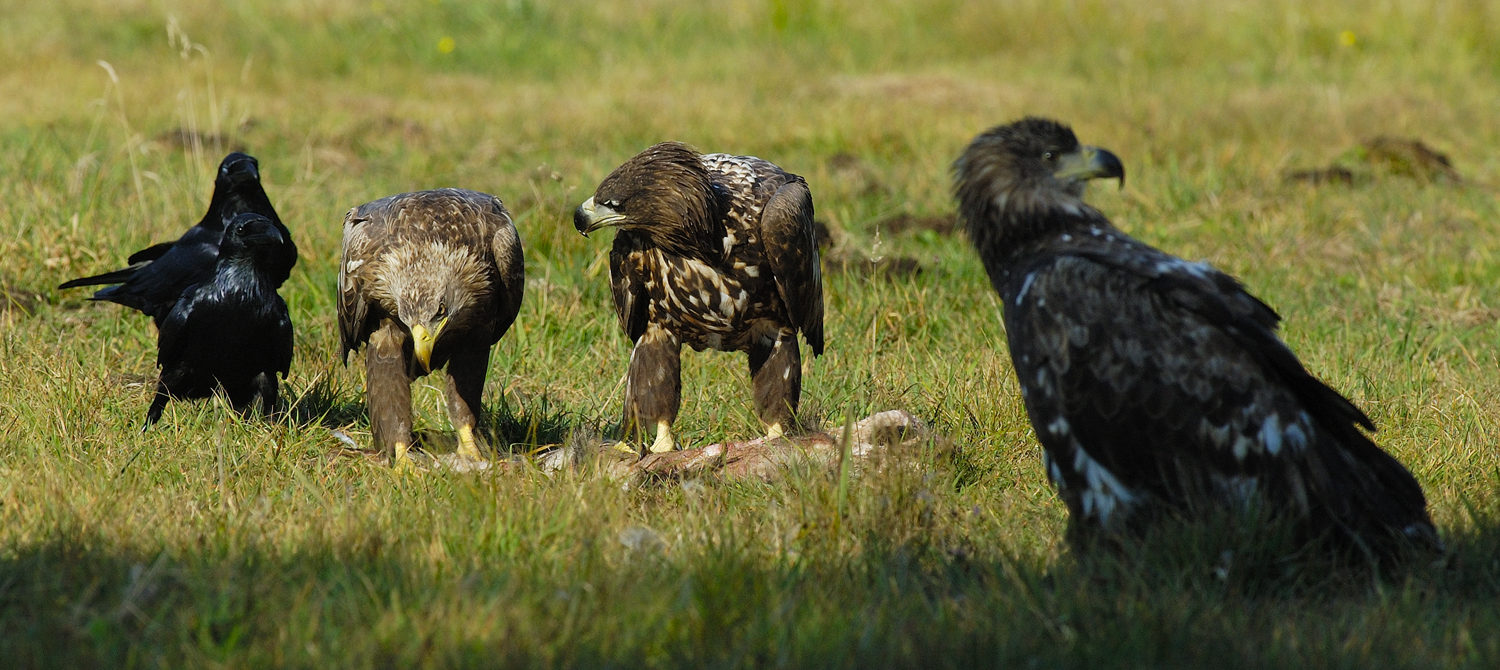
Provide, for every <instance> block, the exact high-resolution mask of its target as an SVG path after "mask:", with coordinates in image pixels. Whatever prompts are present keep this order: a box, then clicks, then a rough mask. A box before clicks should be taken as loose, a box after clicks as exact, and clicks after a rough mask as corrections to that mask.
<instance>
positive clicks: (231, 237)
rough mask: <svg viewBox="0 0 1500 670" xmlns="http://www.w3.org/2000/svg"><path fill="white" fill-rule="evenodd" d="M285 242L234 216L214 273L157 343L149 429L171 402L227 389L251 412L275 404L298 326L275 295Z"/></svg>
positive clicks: (180, 305)
mask: <svg viewBox="0 0 1500 670" xmlns="http://www.w3.org/2000/svg"><path fill="white" fill-rule="evenodd" d="M285 242H286V238H285V237H284V236H283V235H282V234H281V231H280V230H278V229H277V226H276V224H275V222H274V221H272V220H270V219H268V218H266V217H264V216H261V215H259V214H252V213H245V214H240V215H239V216H236V217H234V218H233V219H231V220H230V221H229V223H228V224H227V226H226V227H225V231H224V236H223V238H222V241H221V242H220V243H219V245H218V246H219V252H218V254H217V255H218V260H217V262H216V263H215V265H214V270H213V274H212V275H211V276H210V277H209V278H208V279H207V280H206V281H204V282H203V283H201V284H194V285H193V286H190V287H188V288H187V290H185V291H183V292H182V295H181V297H179V298H178V299H177V301H176V302H175V303H174V304H173V305H172V307H171V309H169V310H167V311H166V312H164V314H163V318H162V320H161V333H160V335H159V336H158V338H157V344H156V346H157V358H156V362H157V365H159V366H161V379H160V380H159V381H158V382H157V385H156V398H155V399H154V400H153V401H152V403H151V409H150V410H149V411H148V412H147V414H146V426H148V427H149V426H150V425H151V424H153V423H156V420H157V419H159V418H161V413H162V410H163V409H164V408H165V407H166V405H167V400H168V399H169V398H204V397H207V396H209V395H212V394H213V392H214V391H215V390H216V389H219V388H222V389H223V390H224V393H225V395H227V396H228V397H229V401H230V403H231V404H232V405H233V406H234V407H235V408H236V409H240V410H246V409H248V408H249V405H250V404H251V403H252V402H254V401H259V405H260V408H261V410H262V411H263V412H267V413H269V412H271V411H272V410H273V409H274V408H275V406H276V396H277V381H276V374H277V373H281V374H282V375H286V373H287V371H288V370H289V369H290V368H291V364H292V320H291V317H290V316H289V315H288V314H287V309H286V303H285V302H284V301H282V299H281V296H280V295H278V294H277V293H276V281H277V276H278V273H279V272H280V267H281V266H280V265H279V263H280V256H279V253H280V250H281V249H282V248H283V246H282V245H283V244H284V243H285Z"/></svg>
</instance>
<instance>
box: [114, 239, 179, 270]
mask: <svg viewBox="0 0 1500 670" xmlns="http://www.w3.org/2000/svg"><path fill="white" fill-rule="evenodd" d="M174 244H177V241H176V240H173V241H171V242H158V243H156V244H153V245H151V246H149V247H146V248H145V249H142V250H140V251H137V252H135V253H133V254H131V255H130V258H128V259H126V260H125V262H127V263H130V264H131V265H132V266H133V265H136V264H137V263H149V262H151V261H154V260H156V259H158V258H161V257H162V256H163V255H164V254H166V253H167V250H168V249H171V248H172V245H174Z"/></svg>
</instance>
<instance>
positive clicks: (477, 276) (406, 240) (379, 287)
mask: <svg viewBox="0 0 1500 670" xmlns="http://www.w3.org/2000/svg"><path fill="white" fill-rule="evenodd" d="M525 270H526V269H525V261H524V259H523V258H522V255H521V239H520V237H519V236H518V235H517V234H516V228H515V226H514V225H513V224H512V223H511V219H510V213H509V212H507V211H506V209H505V205H504V204H502V203H501V202H500V199H499V198H496V197H494V196H492V195H487V194H484V193H479V192H476V191H466V190H462V189H452V188H445V189H438V190H435V191H420V192H417V193H402V194H400V195H393V196H390V197H388V198H381V199H380V200H376V201H374V202H369V203H365V204H363V205H360V206H358V207H355V208H354V209H352V210H349V213H348V215H346V216H345V217H344V253H343V258H342V259H341V261H340V263H339V282H338V288H339V296H338V313H339V336H340V338H341V339H342V341H343V356H342V357H343V359H344V360H345V362H346V363H347V361H348V358H349V354H350V352H353V351H354V350H356V349H358V348H359V346H360V345H361V344H367V346H366V349H365V390H366V393H365V395H366V396H367V398H368V401H369V409H370V430H371V433H373V435H374V440H375V443H376V444H377V445H379V446H380V447H381V449H382V450H384V451H385V453H386V455H387V457H389V458H390V460H391V463H392V464H393V465H397V466H405V465H408V464H409V457H408V455H407V451H408V449H409V448H410V447H411V446H412V433H411V382H412V381H413V380H415V379H416V378H417V377H420V376H422V375H425V374H427V373H428V372H430V371H432V370H436V369H438V368H441V367H443V366H444V365H446V366H448V389H447V394H448V418H449V419H450V420H451V421H452V422H453V427H454V428H455V429H456V430H457V431H458V438H459V450H458V453H459V455H460V456H461V457H465V458H469V459H475V460H477V459H479V458H480V453H479V437H478V428H479V421H480V419H481V418H482V408H481V406H480V396H481V395H482V393H483V391H484V378H485V374H486V373H487V372H488V371H489V362H490V348H491V347H492V346H494V344H495V343H496V342H499V341H500V338H501V336H503V335H505V331H506V330H509V329H510V325H511V323H513V322H514V321H515V320H516V314H517V313H519V312H520V310H521V294H522V291H523V290H524V288H525V285H526V276H525Z"/></svg>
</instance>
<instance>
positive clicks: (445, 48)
mask: <svg viewBox="0 0 1500 670" xmlns="http://www.w3.org/2000/svg"><path fill="white" fill-rule="evenodd" d="M455 46H457V44H455V43H454V42H453V38H452V37H444V38H443V39H440V40H438V52H439V53H445V54H451V53H453V47H455Z"/></svg>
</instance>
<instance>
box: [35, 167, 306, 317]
mask: <svg viewBox="0 0 1500 670" xmlns="http://www.w3.org/2000/svg"><path fill="white" fill-rule="evenodd" d="M245 212H251V213H255V214H259V215H261V216H264V217H266V218H267V219H269V220H270V221H271V222H272V225H274V226H275V228H276V230H277V232H278V233H280V234H281V237H282V240H283V241H282V243H281V244H279V245H278V246H277V247H276V248H275V249H274V250H272V251H271V252H270V253H271V257H270V258H269V260H268V262H269V264H270V265H269V267H268V270H269V271H270V273H271V274H270V277H271V279H272V281H273V282H274V284H275V286H276V287H277V288H279V287H280V286H281V284H282V282H285V281H286V279H287V277H288V276H289V275H290V274H291V271H292V266H293V265H296V263H297V245H296V244H294V243H293V242H292V235H291V232H290V231H288V230H287V229H286V226H284V225H282V223H281V219H280V218H279V217H277V216H276V209H275V208H273V207H272V206H271V201H270V199H269V198H267V197H266V192H265V189H263V188H261V185H260V164H259V163H258V162H256V160H255V158H253V157H251V156H248V155H246V154H242V153H239V152H234V153H231V154H229V155H228V156H225V157H224V160H223V161H221V162H220V163H219V172H218V175H217V176H216V177H215V178H214V193H213V197H212V199H211V200H210V201H209V203H208V211H207V212H206V213H204V215H203V219H202V220H201V221H199V222H198V225H195V226H193V227H192V228H189V229H188V230H187V232H185V233H183V235H182V237H180V238H178V239H177V240H176V241H175V242H162V243H159V244H154V245H152V246H149V247H147V248H145V249H142V250H140V251H137V252H135V253H133V254H131V255H130V258H129V259H128V260H127V262H128V263H130V265H129V266H128V267H125V268H121V269H119V270H115V271H113V272H106V273H104V274H101V275H95V276H93V277H82V278H79V279H74V280H72V281H69V282H66V283H64V284H63V285H62V286H59V287H58V288H73V287H75V286H93V285H98V284H118V285H117V286H110V287H108V288H105V289H101V290H99V291H97V292H95V293H94V295H93V297H92V298H90V300H107V301H109V302H113V303H118V304H121V305H124V306H126V307H129V308H131V309H135V310H139V311H141V312H143V313H145V314H147V315H149V316H151V317H152V318H153V319H155V321H156V325H157V326H158V327H160V326H161V325H162V320H163V319H165V318H166V316H167V312H168V311H169V310H171V309H172V306H173V305H175V304H176V303H177V299H178V297H180V296H181V295H182V292H183V291H184V290H185V289H187V288H188V287H189V286H192V285H193V284H197V283H200V282H203V281H205V280H207V279H208V277H209V276H211V275H212V274H213V273H214V268H215V263H216V261H217V260H218V257H219V239H220V238H221V237H222V236H223V234H224V224H225V223H227V222H228V221H229V220H230V219H233V218H234V217H235V216H236V215H238V214H241V213H245Z"/></svg>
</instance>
